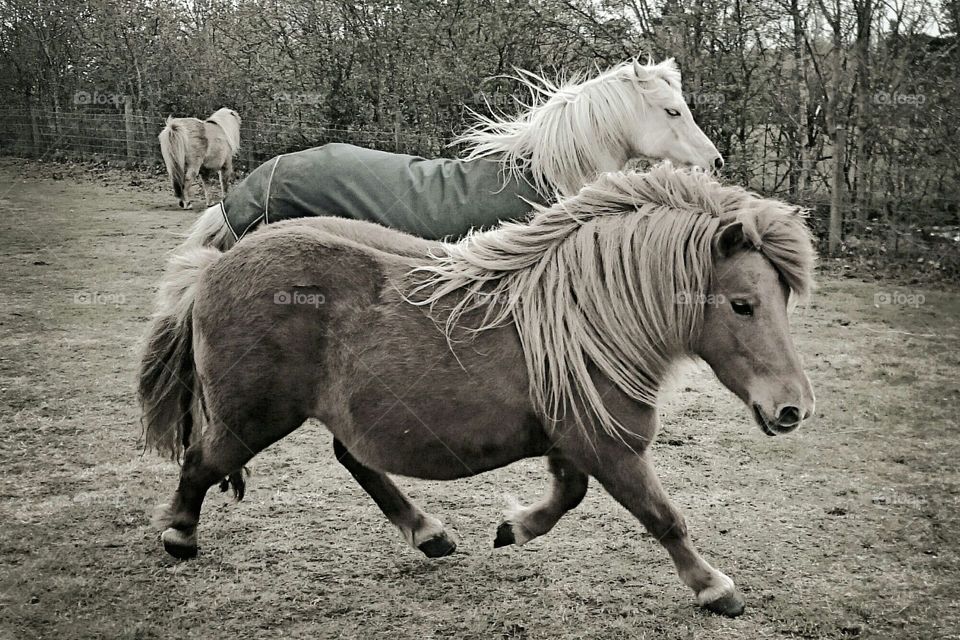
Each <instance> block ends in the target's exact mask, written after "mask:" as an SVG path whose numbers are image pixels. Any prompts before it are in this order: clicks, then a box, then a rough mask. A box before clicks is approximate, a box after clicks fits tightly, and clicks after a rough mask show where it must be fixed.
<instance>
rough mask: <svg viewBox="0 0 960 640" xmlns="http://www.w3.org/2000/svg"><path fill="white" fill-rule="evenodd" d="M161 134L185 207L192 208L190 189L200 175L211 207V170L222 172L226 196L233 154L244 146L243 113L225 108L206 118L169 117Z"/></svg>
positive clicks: (162, 147) (169, 172)
mask: <svg viewBox="0 0 960 640" xmlns="http://www.w3.org/2000/svg"><path fill="white" fill-rule="evenodd" d="M157 137H158V138H159V140H160V153H161V154H162V155H163V163H164V164H165V165H166V167H167V175H169V176H170V182H172V183H173V193H174V195H176V196H177V201H178V203H179V204H180V207H181V208H183V209H189V208H190V206H191V204H192V203H191V201H190V189H191V188H192V187H193V181H194V180H196V179H197V177H198V176H199V178H200V186H201V187H202V189H203V198H204V201H205V203H206V205H207V206H210V197H209V195H208V193H207V184H206V178H205V175H204V174H205V173H207V172H213V171H216V172H217V173H218V174H219V177H220V192H221V194H222V196H226V195H227V190H228V188H229V185H230V180H232V179H233V156H234V155H236V153H237V151H238V150H239V149H240V115H239V114H238V113H237V112H236V111H234V110H233V109H229V108H227V107H224V108H222V109H218V110H217V111H215V112H214V113H213V115H211V116H210V117H209V118H207V119H206V120H199V119H197V118H172V117H171V118H167V122H166V126H165V127H164V128H163V131H161V132H160V135H159V136H157Z"/></svg>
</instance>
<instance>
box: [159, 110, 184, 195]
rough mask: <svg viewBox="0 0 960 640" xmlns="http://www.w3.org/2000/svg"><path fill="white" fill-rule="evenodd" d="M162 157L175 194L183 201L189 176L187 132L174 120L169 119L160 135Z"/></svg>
mask: <svg viewBox="0 0 960 640" xmlns="http://www.w3.org/2000/svg"><path fill="white" fill-rule="evenodd" d="M157 137H158V138H159V139H160V155H162V156H163V164H165V165H166V167H167V175H168V176H170V182H172V183H173V194H174V195H175V196H177V199H178V200H181V201H182V200H183V184H184V182H185V181H186V175H187V169H186V167H187V132H186V131H185V130H184V129H183V126H181V125H178V124H177V123H176V122H174V121H173V119H172V118H167V126H165V127H164V128H163V131H161V132H160V135H159V136H157Z"/></svg>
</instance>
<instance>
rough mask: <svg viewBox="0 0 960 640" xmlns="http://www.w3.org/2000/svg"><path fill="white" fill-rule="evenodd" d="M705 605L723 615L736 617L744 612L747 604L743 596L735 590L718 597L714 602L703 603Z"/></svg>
mask: <svg viewBox="0 0 960 640" xmlns="http://www.w3.org/2000/svg"><path fill="white" fill-rule="evenodd" d="M703 607H704V608H705V609H707V610H709V611H712V612H713V613H716V614H719V615H721V616H727V617H728V618H736V617H737V616H739V615H740V614H741V613H743V610H744V609H745V608H746V605H745V604H744V602H743V597H742V596H741V595H740V594H739V593H737V592H736V591H734V592H733V593H729V594H727V595H725V596H721V597H719V598H717V599H716V600H714V601H712V602H708V603H706V604H705V605H703Z"/></svg>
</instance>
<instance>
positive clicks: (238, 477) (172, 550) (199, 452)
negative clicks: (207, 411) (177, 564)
mask: <svg viewBox="0 0 960 640" xmlns="http://www.w3.org/2000/svg"><path fill="white" fill-rule="evenodd" d="M219 432H220V430H219V429H216V428H214V427H212V426H208V427H207V429H206V430H205V431H204V433H203V436H202V437H201V439H200V441H198V442H195V443H193V444H191V445H190V446H189V447H188V448H187V450H186V452H185V453H184V456H183V466H182V468H181V470H180V482H179V484H178V486H177V490H176V491H175V492H174V494H173V499H172V500H171V501H170V503H169V504H167V505H163V506H161V507H160V508H159V509H158V511H157V514H156V515H155V516H154V525H155V526H157V527H158V528H160V529H163V533H162V534H161V536H160V539H161V540H162V541H163V546H164V548H165V549H166V550H167V553H169V554H170V555H172V556H174V557H176V558H179V559H181V560H183V559H187V558H192V557H193V556H195V555H197V523H198V522H199V520H200V509H201V507H202V506H203V500H204V498H205V497H206V495H207V491H208V490H209V489H210V487H212V486H213V485H215V484H217V483H218V482H219V483H226V484H227V485H228V486H231V487H232V488H233V492H234V495H235V496H236V498H237V499H238V500H239V499H241V498H243V493H244V480H243V474H242V469H243V465H245V464H246V463H247V462H248V461H249V460H250V458H252V457H253V455H254V453H253V451H251V450H250V449H249V448H248V447H247V446H246V445H245V444H244V443H243V442H240V441H239V439H238V438H237V437H235V436H232V435H220V436H217V435H216V434H217V433H219Z"/></svg>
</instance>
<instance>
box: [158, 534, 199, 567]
mask: <svg viewBox="0 0 960 640" xmlns="http://www.w3.org/2000/svg"><path fill="white" fill-rule="evenodd" d="M160 540H161V541H163V548H164V549H165V550H166V552H167V553H169V554H170V555H172V556H173V557H174V558H176V559H177V560H189V559H190V558H195V557H196V555H197V534H196V533H192V534H188V533H184V532H183V531H181V530H180V529H174V528H172V527H171V528H170V529H167V530H166V531H164V532H163V533H161V534H160Z"/></svg>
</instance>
